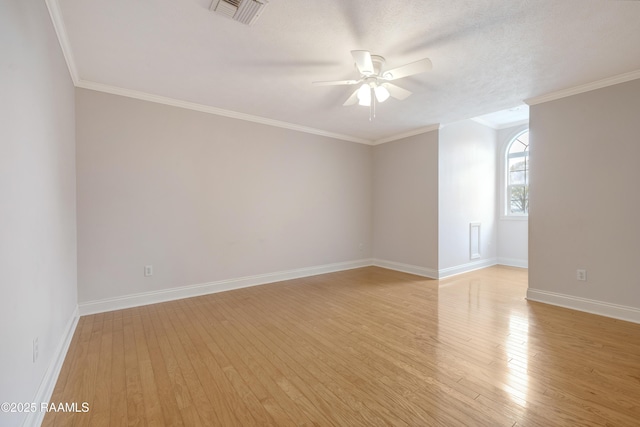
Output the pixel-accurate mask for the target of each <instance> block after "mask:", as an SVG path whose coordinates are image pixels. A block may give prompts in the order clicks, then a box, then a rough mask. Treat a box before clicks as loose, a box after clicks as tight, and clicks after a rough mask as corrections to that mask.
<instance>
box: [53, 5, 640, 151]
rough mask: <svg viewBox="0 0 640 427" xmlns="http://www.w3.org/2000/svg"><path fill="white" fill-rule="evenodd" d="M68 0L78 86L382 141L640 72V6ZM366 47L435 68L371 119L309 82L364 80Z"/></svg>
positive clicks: (338, 93)
mask: <svg viewBox="0 0 640 427" xmlns="http://www.w3.org/2000/svg"><path fill="white" fill-rule="evenodd" d="M51 2H55V0H50V3H51ZM58 4H59V9H60V11H61V12H62V20H61V22H62V25H63V27H64V28H63V30H64V31H66V34H67V37H68V48H69V49H70V51H71V52H70V53H71V55H69V56H70V57H72V61H73V63H74V65H75V68H76V70H77V78H78V79H79V81H84V82H93V83H99V84H103V85H108V86H113V87H118V88H122V89H128V90H135V91H140V92H145V93H149V94H153V95H159V96H163V97H168V98H173V99H176V100H180V101H187V102H193V103H197V104H203V105H206V106H211V107H216V108H219V109H224V110H230V111H234V112H239V113H243V114H249V115H253V116H258V117H262V118H266V119H270V120H278V121H282V122H287V123H292V124H295V125H300V126H306V127H311V128H316V129H321V130H324V131H327V132H332V133H337V134H341V135H348V136H351V137H355V138H360V139H365V140H371V141H373V140H380V139H384V138H388V137H390V136H393V135H398V134H402V133H406V132H411V131H414V130H415V129H419V128H423V127H427V126H430V125H433V124H436V123H449V122H453V121H457V120H461V119H466V118H471V117H475V116H479V115H484V114H487V113H491V112H494V111H498V110H503V109H508V108H511V107H514V106H517V105H521V104H522V101H523V100H524V99H527V98H530V97H536V96H540V95H544V94H547V93H549V92H553V91H557V90H561V89H566V88H570V87H573V86H577V85H582V84H586V83H590V82H593V81H597V80H600V79H603V78H607V77H611V76H615V75H619V74H623V73H628V72H632V71H636V70H640V2H638V1H593V0H563V1H557V0H535V1H534V0H510V1H504V0H465V1H461V0H421V1H407V0H384V1H383V0H366V1H364V0H349V1H345V0H323V1H317V0H313V1H312V0H271V1H270V3H269V5H268V6H267V8H266V9H265V10H264V12H263V14H262V16H261V17H260V18H259V20H258V21H257V22H256V23H255V24H254V25H253V26H246V25H243V24H240V23H238V22H236V21H233V20H231V19H229V18H226V17H224V16H221V15H218V14H215V13H213V12H211V11H209V9H208V8H209V4H210V0H135V1H132V0H58ZM61 22H60V21H58V22H57V25H58V26H60V23H61ZM58 31H59V32H60V28H58ZM354 49H363V50H369V51H371V53H373V54H379V55H382V56H384V57H385V58H386V61H387V64H386V67H387V69H389V68H394V67H397V66H400V65H404V64H406V63H408V62H412V61H415V60H418V59H421V58H424V57H428V58H430V59H431V60H432V62H433V70H432V71H430V72H428V73H424V74H420V75H418V76H413V77H408V78H405V79H402V80H397V81H396V82H395V83H397V84H398V85H399V86H402V87H404V88H406V89H409V90H411V91H413V95H412V96H411V97H409V98H408V99H406V100H404V101H398V100H395V99H390V100H388V101H386V102H385V103H384V104H381V105H379V106H378V107H379V108H378V109H377V117H376V118H375V119H374V120H373V121H372V122H370V121H369V111H368V109H367V108H366V107H359V106H351V107H343V106H342V103H343V102H344V100H345V99H346V98H347V97H348V96H349V94H350V90H352V88H351V87H347V86H332V87H317V86H313V85H311V82H312V81H315V80H334V79H351V78H357V77H358V75H357V73H356V71H355V68H354V66H353V61H352V58H351V55H350V53H349V52H350V51H351V50H354Z"/></svg>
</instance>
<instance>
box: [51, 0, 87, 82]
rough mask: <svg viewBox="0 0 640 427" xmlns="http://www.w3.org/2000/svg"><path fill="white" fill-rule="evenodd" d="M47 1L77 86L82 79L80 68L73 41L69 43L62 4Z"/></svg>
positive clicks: (63, 53)
mask: <svg viewBox="0 0 640 427" xmlns="http://www.w3.org/2000/svg"><path fill="white" fill-rule="evenodd" d="M45 3H46V5H47V9H48V10H49V16H50V17H51V22H52V23H53V29H54V30H55V32H56V35H57V36H58V43H59V44H60V48H61V49H62V55H63V56H64V60H65V61H66V63H67V68H68V69H69V74H70V75H71V80H73V84H74V85H75V86H77V85H78V81H79V80H80V79H79V77H78V69H77V68H76V62H75V59H74V58H73V52H72V51H71V43H69V37H68V36H67V29H66V27H65V25H64V20H63V19H62V11H61V10H60V4H59V3H58V0H45Z"/></svg>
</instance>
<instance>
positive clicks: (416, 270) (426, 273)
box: [373, 259, 438, 279]
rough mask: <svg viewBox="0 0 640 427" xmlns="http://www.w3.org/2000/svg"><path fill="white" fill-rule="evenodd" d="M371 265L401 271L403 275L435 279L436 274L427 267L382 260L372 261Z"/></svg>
mask: <svg viewBox="0 0 640 427" xmlns="http://www.w3.org/2000/svg"><path fill="white" fill-rule="evenodd" d="M373 265H375V266H376V267H382V268H388V269H389V270H396V271H401V272H403V273H410V274H415V275H418V276H423V277H428V278H430V279H437V278H438V272H437V271H436V270H433V269H431V268H427V267H418V266H416V265H410V264H403V263H401V262H395V261H387V260H384V259H374V260H373Z"/></svg>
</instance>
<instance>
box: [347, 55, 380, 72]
mask: <svg viewBox="0 0 640 427" xmlns="http://www.w3.org/2000/svg"><path fill="white" fill-rule="evenodd" d="M351 56H353V60H354V61H356V67H358V71H360V74H364V75H365V76H370V75H371V74H373V73H374V72H375V70H374V69H373V61H372V60H371V53H369V51H368V50H352V51H351Z"/></svg>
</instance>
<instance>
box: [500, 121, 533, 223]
mask: <svg viewBox="0 0 640 427" xmlns="http://www.w3.org/2000/svg"><path fill="white" fill-rule="evenodd" d="M505 164H506V166H507V170H506V174H507V178H506V183H507V188H506V190H507V191H506V201H507V203H506V208H507V209H506V210H507V212H506V213H507V215H513V216H525V215H528V214H529V130H528V129H527V130H525V131H523V132H521V133H519V134H518V135H517V136H516V137H515V138H513V139H512V140H511V142H510V143H509V146H508V147H507V152H506V162H505Z"/></svg>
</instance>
